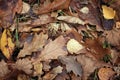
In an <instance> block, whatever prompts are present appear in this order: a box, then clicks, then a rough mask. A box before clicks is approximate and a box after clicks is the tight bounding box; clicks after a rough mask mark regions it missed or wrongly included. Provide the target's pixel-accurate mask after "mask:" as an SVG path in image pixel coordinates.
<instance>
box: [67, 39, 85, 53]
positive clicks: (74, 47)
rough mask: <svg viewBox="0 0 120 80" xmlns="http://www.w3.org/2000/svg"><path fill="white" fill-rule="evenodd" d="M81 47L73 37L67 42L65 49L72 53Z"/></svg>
mask: <svg viewBox="0 0 120 80" xmlns="http://www.w3.org/2000/svg"><path fill="white" fill-rule="evenodd" d="M81 49H83V46H82V45H81V44H79V42H78V41H76V40H75V39H70V40H69V41H68V43H67V50H68V51H69V52H70V53H71V54H73V53H77V52H78V51H79V50H81Z"/></svg>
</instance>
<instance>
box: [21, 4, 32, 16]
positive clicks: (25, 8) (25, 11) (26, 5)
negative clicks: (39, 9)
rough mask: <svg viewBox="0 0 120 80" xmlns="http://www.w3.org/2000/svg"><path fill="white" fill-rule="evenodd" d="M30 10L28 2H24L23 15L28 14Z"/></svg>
mask: <svg viewBox="0 0 120 80" xmlns="http://www.w3.org/2000/svg"><path fill="white" fill-rule="evenodd" d="M29 10H30V5H29V4H27V3H26V2H23V5H22V11H21V14H25V13H28V11H29Z"/></svg>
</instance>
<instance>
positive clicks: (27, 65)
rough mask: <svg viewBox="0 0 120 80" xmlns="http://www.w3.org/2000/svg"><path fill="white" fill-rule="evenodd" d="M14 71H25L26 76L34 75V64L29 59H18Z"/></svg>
mask: <svg viewBox="0 0 120 80" xmlns="http://www.w3.org/2000/svg"><path fill="white" fill-rule="evenodd" d="M12 67H13V69H18V70H20V71H24V72H25V73H26V74H32V70H31V69H32V67H33V65H32V62H31V61H30V60H29V59H28V58H24V59H18V60H17V61H16V62H15V64H14V65H13V66H12Z"/></svg>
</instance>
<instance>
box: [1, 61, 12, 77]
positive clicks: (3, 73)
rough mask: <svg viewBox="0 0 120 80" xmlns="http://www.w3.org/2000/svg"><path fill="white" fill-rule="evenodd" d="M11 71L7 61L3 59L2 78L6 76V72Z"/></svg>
mask: <svg viewBox="0 0 120 80" xmlns="http://www.w3.org/2000/svg"><path fill="white" fill-rule="evenodd" d="M9 72H10V70H9V68H8V65H7V63H6V62H5V61H4V60H2V61H1V62H0V78H2V77H5V76H6V74H8V73H9Z"/></svg>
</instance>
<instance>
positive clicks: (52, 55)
mask: <svg viewBox="0 0 120 80" xmlns="http://www.w3.org/2000/svg"><path fill="white" fill-rule="evenodd" d="M65 43H66V40H65V39H64V37H63V36H59V37H58V38H56V39H55V40H54V41H50V42H49V43H48V44H47V45H46V46H45V48H44V49H43V50H42V52H41V54H40V55H39V59H41V60H42V61H45V60H49V59H57V58H58V57H59V56H64V55H67V54H68V53H67V50H65V49H64V46H65ZM39 59H38V61H39Z"/></svg>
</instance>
